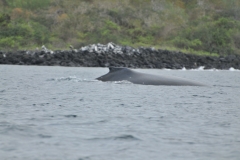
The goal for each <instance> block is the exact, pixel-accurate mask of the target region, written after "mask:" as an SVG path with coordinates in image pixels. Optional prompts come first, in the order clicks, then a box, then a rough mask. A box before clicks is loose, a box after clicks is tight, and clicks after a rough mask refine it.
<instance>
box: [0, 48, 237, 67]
mask: <svg viewBox="0 0 240 160" xmlns="http://www.w3.org/2000/svg"><path fill="white" fill-rule="evenodd" d="M0 64H12V65H40V66H72V67H109V66H115V67H129V68H159V69H162V68H168V69H182V68H186V69H195V68H199V67H201V66H204V69H212V68H216V69H229V68H231V67H232V68H235V69H240V55H228V56H226V57H210V56H197V55H192V54H184V53H182V52H175V51H168V50H161V49H158V50H156V49H154V48H143V47H140V48H137V49H136V48H132V47H128V46H119V45H116V44H114V43H108V44H106V45H103V44H93V45H89V46H84V47H82V48H80V49H74V48H73V47H72V46H70V50H65V51H61V50H56V51H51V50H48V49H47V48H46V47H45V46H42V48H41V50H35V51H16V52H3V51H0Z"/></svg>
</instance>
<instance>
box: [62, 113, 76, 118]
mask: <svg viewBox="0 0 240 160" xmlns="http://www.w3.org/2000/svg"><path fill="white" fill-rule="evenodd" d="M65 117H67V118H76V117H77V115H75V114H70V115H65Z"/></svg>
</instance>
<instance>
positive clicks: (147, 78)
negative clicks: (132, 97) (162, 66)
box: [96, 67, 206, 86]
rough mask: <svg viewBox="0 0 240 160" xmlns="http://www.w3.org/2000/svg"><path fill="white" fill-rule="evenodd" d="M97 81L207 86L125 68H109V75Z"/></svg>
mask: <svg viewBox="0 0 240 160" xmlns="http://www.w3.org/2000/svg"><path fill="white" fill-rule="evenodd" d="M96 79H97V80H99V81H103V82H107V81H129V82H131V83H133V84H141V85H168V86H206V85H204V84H202V83H199V82H195V81H192V80H187V79H184V78H178V77H174V76H163V75H153V74H148V73H141V72H137V71H134V70H133V69H129V68H124V67H109V72H108V73H107V74H105V75H102V76H100V77H98V78H96Z"/></svg>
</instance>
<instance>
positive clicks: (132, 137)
mask: <svg viewBox="0 0 240 160" xmlns="http://www.w3.org/2000/svg"><path fill="white" fill-rule="evenodd" d="M114 139H115V140H140V139H138V138H136V137H134V136H133V135H121V136H117V137H114Z"/></svg>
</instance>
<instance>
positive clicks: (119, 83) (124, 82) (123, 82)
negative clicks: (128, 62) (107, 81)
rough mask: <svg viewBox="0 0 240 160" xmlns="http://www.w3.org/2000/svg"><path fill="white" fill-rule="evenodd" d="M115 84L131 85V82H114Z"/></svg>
mask: <svg viewBox="0 0 240 160" xmlns="http://www.w3.org/2000/svg"><path fill="white" fill-rule="evenodd" d="M114 83H115V84H133V83H132V82H129V81H126V80H123V81H114Z"/></svg>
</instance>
